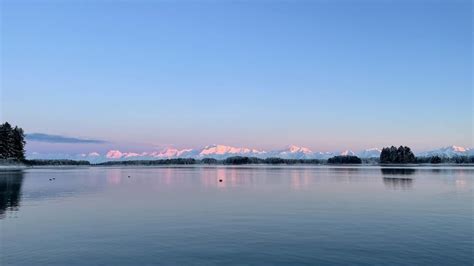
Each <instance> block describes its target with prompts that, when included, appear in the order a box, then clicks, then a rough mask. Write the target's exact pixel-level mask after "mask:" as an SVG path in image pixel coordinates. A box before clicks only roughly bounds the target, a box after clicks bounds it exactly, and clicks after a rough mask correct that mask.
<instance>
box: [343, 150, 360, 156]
mask: <svg viewBox="0 0 474 266" xmlns="http://www.w3.org/2000/svg"><path fill="white" fill-rule="evenodd" d="M339 155H342V156H354V155H356V154H355V152H353V151H350V150H345V151H343V152H341V153H340V154H339Z"/></svg>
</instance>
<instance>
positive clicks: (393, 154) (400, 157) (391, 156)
mask: <svg viewBox="0 0 474 266" xmlns="http://www.w3.org/2000/svg"><path fill="white" fill-rule="evenodd" d="M415 162H416V158H415V155H414V154H413V152H412V151H411V149H410V148H409V147H407V146H405V147H404V146H400V147H398V149H397V148H396V147H395V146H392V147H390V148H383V149H382V153H380V163H415Z"/></svg>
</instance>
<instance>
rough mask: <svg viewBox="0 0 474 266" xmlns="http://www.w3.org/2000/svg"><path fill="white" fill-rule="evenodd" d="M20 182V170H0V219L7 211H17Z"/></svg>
mask: <svg viewBox="0 0 474 266" xmlns="http://www.w3.org/2000/svg"><path fill="white" fill-rule="evenodd" d="M22 184H23V172H22V171H8V172H0V219H3V218H5V215H6V212H7V211H18V208H19V207H20V201H21V187H22Z"/></svg>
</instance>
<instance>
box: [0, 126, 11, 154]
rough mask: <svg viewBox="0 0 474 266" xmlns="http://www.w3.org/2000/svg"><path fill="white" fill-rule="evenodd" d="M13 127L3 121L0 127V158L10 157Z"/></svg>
mask: <svg viewBox="0 0 474 266" xmlns="http://www.w3.org/2000/svg"><path fill="white" fill-rule="evenodd" d="M12 143H13V129H12V126H11V125H10V124H9V123H8V122H5V123H4V124H2V125H1V127H0V158H1V159H9V158H12Z"/></svg>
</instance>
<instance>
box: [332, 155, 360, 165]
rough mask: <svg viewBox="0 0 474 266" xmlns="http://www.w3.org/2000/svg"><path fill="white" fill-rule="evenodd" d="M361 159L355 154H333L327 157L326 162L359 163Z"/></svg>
mask: <svg viewBox="0 0 474 266" xmlns="http://www.w3.org/2000/svg"><path fill="white" fill-rule="evenodd" d="M361 163H362V160H361V159H360V158H359V157H357V156H334V157H332V158H329V159H328V164H361Z"/></svg>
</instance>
